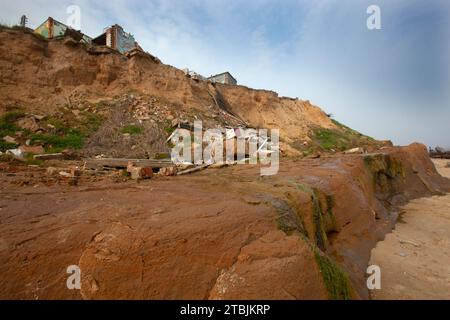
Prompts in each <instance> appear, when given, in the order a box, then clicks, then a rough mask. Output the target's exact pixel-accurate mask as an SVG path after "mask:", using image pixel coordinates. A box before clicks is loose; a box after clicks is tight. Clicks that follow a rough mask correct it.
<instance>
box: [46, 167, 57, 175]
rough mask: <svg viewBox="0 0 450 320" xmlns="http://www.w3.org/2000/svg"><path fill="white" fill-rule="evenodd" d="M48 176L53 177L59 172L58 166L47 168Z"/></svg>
mask: <svg viewBox="0 0 450 320" xmlns="http://www.w3.org/2000/svg"><path fill="white" fill-rule="evenodd" d="M46 173H47V176H49V177H53V176H55V175H56V174H57V173H58V168H55V167H48V168H47V170H46Z"/></svg>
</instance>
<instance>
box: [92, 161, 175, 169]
mask: <svg viewBox="0 0 450 320" xmlns="http://www.w3.org/2000/svg"><path fill="white" fill-rule="evenodd" d="M130 162H131V164H132V165H133V166H136V167H151V168H166V167H171V166H173V163H172V161H171V160H162V159H161V160H157V159H114V158H108V159H86V160H85V168H86V169H104V168H117V169H124V168H126V167H127V166H128V164H129V163H130Z"/></svg>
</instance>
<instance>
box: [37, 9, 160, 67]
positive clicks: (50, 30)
mask: <svg viewBox="0 0 450 320" xmlns="http://www.w3.org/2000/svg"><path fill="white" fill-rule="evenodd" d="M34 32H35V33H37V34H39V35H41V36H42V37H44V38H46V39H58V38H65V37H69V38H71V39H73V40H74V41H76V42H79V43H84V44H88V45H93V46H94V49H92V51H93V52H94V53H102V52H103V53H105V52H107V49H105V48H104V47H106V48H110V49H112V50H116V51H118V52H120V53H121V54H126V53H130V54H131V56H134V55H136V54H137V52H136V51H140V52H143V50H142V48H141V47H140V46H139V44H138V43H137V42H136V40H135V39H134V36H133V35H132V34H130V33H128V32H125V31H124V30H123V28H122V27H121V26H119V25H118V24H115V25H112V26H110V27H108V28H106V29H105V30H104V32H103V33H102V34H101V35H99V36H98V37H96V38H94V39H93V38H91V37H89V36H87V35H85V34H84V33H82V32H81V31H79V30H75V29H73V28H71V27H69V26H67V25H65V24H64V23H62V22H59V21H57V20H55V19H53V18H52V17H49V18H48V19H47V20H46V21H44V22H43V23H42V24H41V25H40V26H38V27H37V28H36V29H35V30H34ZM97 47H100V48H97ZM102 47H103V48H102ZM152 57H153V56H152ZM153 58H154V59H155V60H158V59H156V58H155V57H153Z"/></svg>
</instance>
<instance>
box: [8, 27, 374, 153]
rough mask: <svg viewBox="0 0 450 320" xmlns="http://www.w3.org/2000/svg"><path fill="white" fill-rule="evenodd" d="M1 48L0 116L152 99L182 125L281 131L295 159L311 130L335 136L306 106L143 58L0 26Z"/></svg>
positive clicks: (311, 107)
mask: <svg viewBox="0 0 450 320" xmlns="http://www.w3.org/2000/svg"><path fill="white" fill-rule="evenodd" d="M0 49H1V50H0V70H1V75H0V83H1V88H0V98H1V99H0V111H1V112H6V111H8V110H14V109H21V110H23V111H26V112H30V113H38V114H40V115H49V114H54V113H55V112H56V111H57V110H59V109H61V108H67V109H76V108H78V106H79V105H80V104H81V105H83V108H86V106H91V107H95V106H96V105H98V104H99V103H105V104H109V105H110V106H114V105H116V104H118V103H119V102H120V98H122V97H123V96H124V95H134V96H139V97H142V99H143V101H145V102H148V101H150V100H151V99H157V100H158V102H160V104H161V105H164V107H166V109H167V111H168V112H170V113H171V114H173V116H176V117H177V118H180V119H183V120H187V121H193V120H194V119H195V118H197V119H200V120H203V121H205V122H207V123H208V125H210V126H214V125H222V126H223V125H230V126H237V125H248V126H249V127H253V128H268V129H271V128H275V129H280V132H281V134H280V136H281V138H282V145H283V148H282V149H283V151H286V153H287V155H297V156H298V155H301V152H302V151H303V150H302V148H303V149H306V148H307V147H304V145H303V144H304V143H306V142H310V141H311V137H312V135H313V133H314V130H316V129H318V128H320V129H330V130H336V131H342V128H341V127H340V126H339V125H337V124H336V123H335V122H333V121H332V120H331V119H330V118H329V117H328V116H327V115H326V114H325V113H324V112H323V111H322V110H321V109H320V108H318V107H316V106H314V105H312V104H311V103H310V102H309V101H302V100H298V99H291V98H282V97H279V96H278V94H276V93H275V92H272V91H266V90H254V89H250V88H247V87H243V86H228V85H221V84H211V83H208V82H204V81H198V80H194V79H192V78H190V77H187V76H186V75H185V74H184V72H182V71H181V70H178V69H176V68H174V67H171V66H168V65H164V64H162V63H160V62H159V60H157V59H156V58H154V57H152V56H150V55H146V54H137V55H135V56H133V57H129V58H127V57H125V56H123V55H121V54H119V53H117V52H115V51H112V50H109V49H108V48H99V47H96V48H92V47H85V46H84V45H82V44H77V43H74V42H73V41H72V40H71V39H70V38H66V39H62V40H52V41H47V40H44V39H41V38H39V36H37V35H34V34H31V33H29V32H24V31H23V30H14V29H7V28H2V29H0ZM150 111H151V108H150ZM124 113H126V112H125V111H124ZM108 116H110V115H108ZM171 117H172V116H171ZM224 117H225V118H226V119H223V118H224ZM134 120H136V119H134ZM148 122H149V120H148V119H147V120H146V121H144V125H145V124H146V123H147V124H148ZM357 142H358V143H361V144H363V143H368V141H364V142H361V141H360V140H358V141H357ZM296 146H297V147H296ZM352 146H353V145H350V144H349V145H348V147H349V148H350V147H352ZM338 151H339V150H338Z"/></svg>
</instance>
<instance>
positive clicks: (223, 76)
mask: <svg viewBox="0 0 450 320" xmlns="http://www.w3.org/2000/svg"><path fill="white" fill-rule="evenodd" d="M208 80H209V81H210V82H212V83H221V84H229V85H233V86H235V85H237V80H236V79H235V78H234V77H233V76H232V75H231V73H229V72H228V71H226V72H223V73H219V74H216V75H214V76H210V77H209V78H208Z"/></svg>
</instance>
